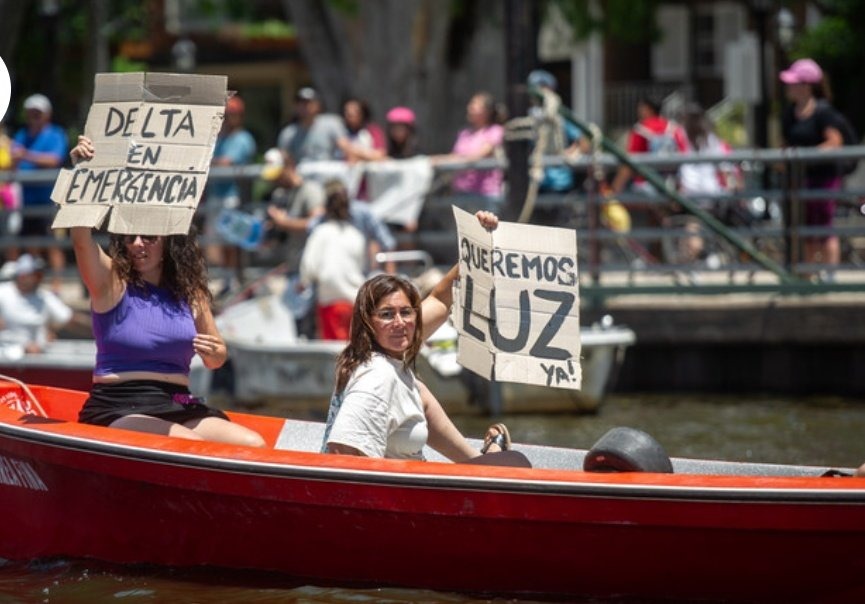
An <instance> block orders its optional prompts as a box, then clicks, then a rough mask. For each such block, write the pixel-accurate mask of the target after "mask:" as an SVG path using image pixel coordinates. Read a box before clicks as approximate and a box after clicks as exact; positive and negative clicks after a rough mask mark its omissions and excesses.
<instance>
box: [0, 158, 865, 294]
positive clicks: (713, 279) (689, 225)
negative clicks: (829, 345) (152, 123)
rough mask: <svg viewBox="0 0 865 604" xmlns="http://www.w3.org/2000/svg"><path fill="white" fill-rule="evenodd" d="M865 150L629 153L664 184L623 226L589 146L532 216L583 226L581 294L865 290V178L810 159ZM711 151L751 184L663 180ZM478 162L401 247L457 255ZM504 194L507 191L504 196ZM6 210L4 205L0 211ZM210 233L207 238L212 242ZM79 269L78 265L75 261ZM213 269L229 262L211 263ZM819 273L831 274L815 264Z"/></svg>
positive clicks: (256, 207) (629, 206)
mask: <svg viewBox="0 0 865 604" xmlns="http://www.w3.org/2000/svg"><path fill="white" fill-rule="evenodd" d="M848 158H854V159H862V158H865V146H858V147H844V148H841V149H837V150H832V151H818V150H815V149H804V148H797V149H765V150H764V149H748V150H737V151H733V152H731V153H730V154H724V155H702V154H701V155H670V156H666V157H660V156H650V155H643V156H629V157H628V160H629V161H630V162H632V164H633V166H634V167H635V168H637V169H638V170H645V169H648V170H650V171H649V172H646V173H645V174H646V175H647V176H648V179H649V180H652V179H654V180H656V181H657V182H656V183H654V184H657V185H660V187H659V189H660V190H657V191H653V192H637V191H633V192H627V193H623V194H621V195H619V196H617V201H618V202H620V203H621V205H622V207H624V208H625V210H626V211H627V212H628V213H629V216H630V220H631V224H630V227H629V228H628V229H627V230H621V229H619V230H616V229H614V228H611V225H610V224H608V223H606V222H605V220H604V212H605V206H606V204H608V203H609V200H608V199H607V198H605V197H604V196H603V195H602V194H601V192H600V184H601V183H599V182H597V181H596V177H597V175H598V174H600V173H603V174H605V175H606V177H607V178H611V177H612V174H613V172H614V171H615V169H616V167H617V166H618V164H619V163H620V158H618V157H616V155H615V153H609V152H608V153H601V154H597V155H595V156H592V157H588V156H583V157H581V158H578V159H576V160H573V161H567V160H565V159H563V158H559V157H547V158H545V160H544V164H545V165H546V166H554V165H567V166H569V167H570V168H571V169H572V170H573V172H574V174H575V175H576V176H577V180H578V181H581V183H580V184H579V185H578V186H577V187H576V188H574V189H573V190H570V191H567V192H559V193H544V192H541V193H540V194H539V196H538V199H537V200H536V204H535V210H534V213H533V215H532V218H531V222H533V223H537V224H548V225H554V226H566V227H570V228H574V229H576V231H577V234H578V242H579V262H580V273H581V275H582V277H581V288H582V295H583V296H584V297H590V298H592V299H595V300H596V301H603V299H604V298H606V297H608V296H617V295H632V294H660V293H695V294H713V293H731V292H771V293H795V294H807V293H823V292H829V291H855V292H863V291H865V270H863V269H865V214H863V210H862V207H863V206H862V203H863V200H865V189H862V188H858V187H855V186H854V185H853V182H854V181H855V179H848V184H847V186H846V187H845V188H844V190H842V191H837V192H836V191H832V192H829V191H822V190H807V189H803V188H802V187H801V186H797V183H801V182H803V180H802V174H803V170H804V168H805V167H806V166H807V165H808V164H810V163H813V162H815V161H827V160H831V161H837V160H841V159H848ZM693 162H701V163H702V162H709V163H713V164H732V165H734V166H736V167H737V169H738V170H740V173H741V176H742V183H743V185H742V187H741V188H740V189H738V190H735V191H730V192H727V193H724V194H720V195H705V194H704V195H699V196H698V197H696V198H695V197H687V196H682V195H679V194H678V192H677V191H676V190H675V189H672V188H666V186H667V185H666V183H665V182H664V177H663V175H664V174H671V173H674V172H675V170H676V169H677V168H678V167H679V166H680V165H682V164H685V163H693ZM261 168H262V166H260V165H248V166H242V167H237V168H219V167H214V168H213V169H212V170H211V172H210V176H209V180H210V181H213V182H216V181H225V180H236V181H238V182H240V183H242V184H244V186H242V187H240V188H241V190H242V191H251V190H253V186H252V184H253V183H254V182H255V181H256V180H257V179H258V178H259V177H260V173H261ZM478 168H503V169H505V168H506V165H505V162H504V161H503V160H501V159H489V160H483V161H480V162H471V163H462V164H461V163H452V164H448V165H442V166H437V167H436V174H437V178H436V180H435V181H434V186H433V187H432V189H431V191H430V193H429V195H428V198H427V201H426V204H425V208H424V211H423V212H422V214H421V219H420V227H421V228H420V229H419V230H418V231H417V232H414V233H403V234H400V235H399V239H400V240H401V247H403V248H417V249H422V250H425V251H427V252H428V253H430V254H431V255H432V257H433V258H434V259H435V261H436V262H437V263H440V264H446V263H450V262H452V261H453V260H455V255H456V245H455V241H456V239H455V233H454V232H453V221H452V218H451V215H450V212H449V211H448V208H449V206H450V205H451V204H456V205H459V206H461V207H463V208H466V209H474V208H481V207H488V204H489V199H487V198H480V197H477V198H472V197H471V196H465V195H461V196H453V195H451V194H450V193H449V192H448V191H447V186H446V183H447V181H448V177H449V176H452V175H453V173H454V172H457V171H460V170H466V169H478ZM56 176H57V171H56V170H39V171H28V172H16V171H11V172H0V182H3V181H16V182H19V183H21V184H28V183H50V182H53V181H54V180H55V179H56ZM830 199H834V200H836V201H837V215H836V218H835V223H834V224H833V225H832V226H831V227H818V226H809V225H806V224H805V223H804V219H803V214H804V212H803V207H804V204H805V202H807V201H811V202H818V203H820V202H822V203H825V202H827V201H828V200H830ZM502 203H503V202H502ZM244 208H246V209H248V210H249V211H252V212H259V213H261V214H263V208H264V204H263V202H261V201H260V200H254V199H246V200H245V203H244ZM20 211H21V212H22V213H23V214H25V215H43V216H47V215H50V214H52V213H53V212H54V207H53V206H41V207H40V206H36V207H33V208H27V207H25V208H22V209H21V210H20ZM9 214H10V213H9V212H8V211H6V212H3V213H2V214H0V223H5V221H4V220H3V218H8V216H9ZM828 236H833V237H837V238H838V239H839V242H840V247H841V250H842V259H841V263H840V264H838V265H829V264H825V263H822V264H821V263H811V264H808V263H806V262H805V261H804V257H803V254H802V248H803V242H804V241H806V240H807V239H808V238H817V237H828ZM213 242H214V241H213V239H205V241H204V243H213ZM49 246H55V247H57V246H59V247H62V248H66V249H68V248H69V247H70V243H69V241H68V239H62V238H59V239H58V238H55V237H52V236H50V235H39V236H28V237H23V236H18V235H16V234H14V233H9V232H6V231H5V230H4V229H2V228H0V253H2V252H3V251H5V250H6V249H8V248H13V247H14V248H21V249H25V248H31V247H49ZM280 254H281V252H280V249H279V247H278V246H270V247H268V248H267V249H262V250H260V251H251V252H246V253H245V254H244V257H245V264H246V266H247V267H248V268H251V269H261V270H267V269H268V268H271V267H272V266H273V265H274V264H277V263H279V262H281V261H282V259H283V258H282V257H281V255H280ZM70 270H71V269H70ZM213 270H214V273H215V274H218V273H219V272H220V269H219V268H218V267H214V269H213ZM820 275H822V276H823V277H824V278H823V279H822V280H820V279H815V278H814V277H815V276H820Z"/></svg>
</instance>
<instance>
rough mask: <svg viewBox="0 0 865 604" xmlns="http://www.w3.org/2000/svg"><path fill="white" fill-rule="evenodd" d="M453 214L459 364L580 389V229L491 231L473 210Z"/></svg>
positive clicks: (501, 377) (495, 375) (505, 227)
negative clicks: (578, 268) (578, 241)
mask: <svg viewBox="0 0 865 604" xmlns="http://www.w3.org/2000/svg"><path fill="white" fill-rule="evenodd" d="M453 212H454V217H455V219H456V223H457V234H458V242H459V271H460V280H459V282H458V283H457V284H455V286H454V305H453V310H452V320H453V323H454V325H455V326H456V328H457V331H458V332H459V340H458V347H459V353H458V362H459V363H460V365H462V366H463V367H465V368H466V369H469V370H471V371H474V372H475V373H477V374H478V375H481V376H483V377H486V378H487V379H495V380H498V381H507V382H520V383H526V384H538V385H544V386H551V387H558V388H570V389H574V390H578V389H579V388H580V386H581V383H582V370H581V367H580V299H579V280H578V275H577V237H576V232H575V231H573V230H571V229H559V228H553V227H540V226H535V225H522V224H515V223H507V222H500V223H499V226H498V228H497V229H495V230H494V231H487V230H486V229H484V228H483V227H482V226H481V225H480V224H479V223H478V220H477V218H475V216H473V215H472V214H470V213H468V212H465V211H463V210H461V209H459V208H457V207H454V208H453Z"/></svg>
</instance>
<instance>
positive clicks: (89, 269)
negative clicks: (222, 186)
mask: <svg viewBox="0 0 865 604" xmlns="http://www.w3.org/2000/svg"><path fill="white" fill-rule="evenodd" d="M93 155H94V148H93V144H92V142H91V141H90V140H89V139H88V138H86V137H83V136H82V137H79V139H78V145H77V146H76V147H75V148H74V149H72V152H71V156H72V161H73V162H74V163H77V162H79V161H86V160H89V159H90V158H92V157H93ZM72 243H73V248H74V250H75V258H76V261H77V263H78V270H79V272H80V273H81V277H82V279H83V280H84V284H85V286H86V287H87V291H88V292H89V294H90V306H91V309H92V311H93V334H94V337H95V338H96V348H97V353H96V367H95V369H94V372H93V387H92V389H91V391H90V397H89V398H88V399H87V401H86V402H85V404H84V407H83V408H82V409H81V413H80V415H79V420H80V421H82V422H84V423H90V424H98V425H103V426H112V427H115V428H124V429H127V430H138V431H141V432H152V433H157V434H165V435H168V436H178V437H181V438H187V439H191V440H215V441H220V442H228V443H233V444H240V445H249V446H256V447H260V446H263V445H264V440H263V439H262V438H261V436H260V435H258V434H257V433H255V432H253V431H252V430H249V429H248V428H245V427H243V426H240V425H238V424H234V423H232V422H231V421H229V420H228V418H227V417H226V415H225V414H224V413H222V412H221V411H219V410H217V409H212V408H210V407H208V406H207V405H205V404H204V401H203V400H201V399H199V398H197V397H195V396H192V394H191V393H190V392H189V368H190V363H191V361H192V356H193V354H198V355H200V356H201V358H202V360H203V361H204V365H205V366H206V367H208V368H209V369H215V368H217V367H220V366H221V365H222V364H223V363H225V361H226V359H227V358H228V351H227V349H226V346H225V343H224V342H223V340H222V337H221V336H220V335H219V331H218V330H217V328H216V323H215V321H214V319H213V313H212V311H211V309H210V291H209V290H208V288H207V276H206V268H205V262H204V257H203V255H202V253H201V249H200V248H199V247H198V244H197V242H196V239H195V235H194V234H187V235H168V236H162V235H112V236H111V243H110V245H109V249H108V252H107V253H106V252H105V251H104V250H103V249H102V247H101V246H100V245H99V244H98V243H97V242H96V241H95V240H94V239H93V236H92V231H91V229H90V228H89V227H74V228H73V229H72Z"/></svg>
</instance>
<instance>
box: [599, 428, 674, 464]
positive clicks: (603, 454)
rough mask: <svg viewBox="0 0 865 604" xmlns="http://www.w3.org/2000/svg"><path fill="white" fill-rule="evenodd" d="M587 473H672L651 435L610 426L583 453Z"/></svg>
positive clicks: (667, 461)
mask: <svg viewBox="0 0 865 604" xmlns="http://www.w3.org/2000/svg"><path fill="white" fill-rule="evenodd" d="M583 470H585V471H586V472H660V473H666V474H672V472H673V463H672V462H671V461H670V458H669V457H668V456H667V453H666V452H665V451H664V448H663V447H662V446H661V445H660V444H659V443H658V441H656V440H655V439H654V438H652V437H651V436H649V435H648V434H646V433H645V432H643V431H641V430H636V429H634V428H627V427H618V428H612V429H611V430H610V431H609V432H607V433H606V434H604V435H603V436H602V437H601V438H600V439H599V440H598V442H596V443H595V445H594V446H593V447H592V448H591V449H590V450H589V452H588V453H586V458H585V460H584V461H583Z"/></svg>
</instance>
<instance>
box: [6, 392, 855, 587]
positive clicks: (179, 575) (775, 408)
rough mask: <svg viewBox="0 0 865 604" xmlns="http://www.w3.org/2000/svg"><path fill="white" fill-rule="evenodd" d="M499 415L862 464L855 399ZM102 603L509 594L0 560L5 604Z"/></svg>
mask: <svg viewBox="0 0 865 604" xmlns="http://www.w3.org/2000/svg"><path fill="white" fill-rule="evenodd" d="M274 411H275V410H274V409H262V410H261V412H263V413H270V412H274ZM503 419H504V421H505V423H507V425H508V427H509V429H510V432H511V436H512V437H513V439H514V440H515V441H520V442H528V443H536V444H552V445H565V446H572V447H578V448H589V447H591V445H592V444H593V443H594V442H595V441H596V440H598V439H599V438H600V437H601V436H602V435H603V434H604V433H605V432H606V431H607V430H609V429H610V428H613V427H615V426H630V427H634V428H639V429H641V430H644V431H646V432H648V433H649V434H651V435H652V436H654V437H655V439H657V440H658V441H659V442H660V443H661V444H662V445H663V446H664V448H665V449H666V450H667V453H668V454H669V455H670V456H673V457H697V458H716V459H725V460H730V461H762V462H770V463H794V464H813V465H820V466H833V467H853V466H858V465H859V464H860V463H862V462H865V442H863V439H862V435H863V434H865V404H863V403H860V402H858V401H849V400H840V399H827V398H821V399H813V400H780V399H777V398H765V399H760V398H753V397H752V398H749V399H743V398H741V397H735V398H733V397H730V398H725V397H719V396H712V397H669V396H616V397H614V398H611V399H609V400H607V401H605V403H604V405H603V407H602V409H601V411H600V412H599V413H598V414H596V415H590V416H577V415H565V414H556V415H519V416H510V417H505V418H503ZM454 420H455V423H457V425H458V427H459V428H460V430H461V431H462V432H463V433H464V434H466V435H467V436H481V435H482V434H483V432H484V431H485V430H486V427H487V425H489V423H490V420H489V419H488V418H483V417H455V418H454ZM707 595H708V594H707ZM102 601H116V602H129V603H138V602H190V603H191V602H197V603H211V602H212V603H214V604H215V603H217V602H219V603H223V602H237V603H240V602H252V603H270V602H308V603H323V604H324V603H330V604H334V603H349V602H350V603H352V604H356V603H360V604H366V603H373V602H375V603H379V602H383V603H394V604H398V603H408V602H412V603H413V602H425V603H430V604H434V603H441V604H450V603H454V602H492V601H496V602H502V601H505V600H486V599H480V598H471V597H468V596H464V595H459V594H449V593H440V592H431V591H424V590H407V589H345V588H336V587H324V586H309V585H298V584H296V583H292V582H291V580H290V579H287V578H285V577H272V576H271V577H263V576H260V575H248V574H247V575H241V574H239V573H226V572H219V573H215V572H206V571H185V570H180V569H159V568H152V567H133V568H130V567H119V566H113V565H108V564H102V563H96V562H91V561H80V560H73V561H69V560H55V561H39V562H31V563H7V564H5V565H0V602H11V603H18V602H20V603H28V604H29V603H31V602H60V603H64V604H65V603H78V602H80V603H82V604H83V603H90V602H102ZM509 601H511V602H521V601H517V600H509Z"/></svg>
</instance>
